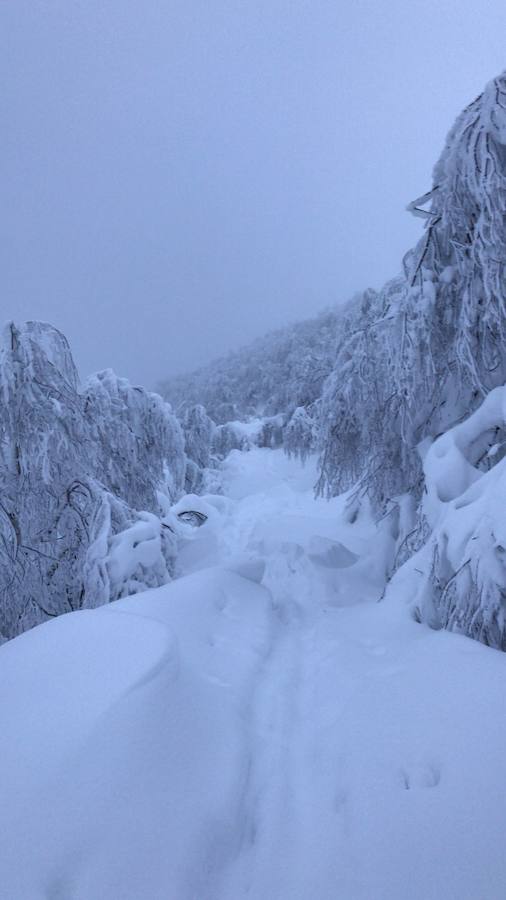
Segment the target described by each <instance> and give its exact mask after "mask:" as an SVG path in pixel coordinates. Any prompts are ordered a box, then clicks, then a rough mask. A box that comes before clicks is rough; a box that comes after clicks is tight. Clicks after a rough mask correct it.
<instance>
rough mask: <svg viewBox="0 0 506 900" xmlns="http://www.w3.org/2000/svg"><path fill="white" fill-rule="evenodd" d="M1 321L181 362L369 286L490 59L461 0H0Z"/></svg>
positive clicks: (79, 348) (498, 15)
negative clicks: (34, 323)
mask: <svg viewBox="0 0 506 900" xmlns="http://www.w3.org/2000/svg"><path fill="white" fill-rule="evenodd" d="M0 28H1V32H0V33H1V47H0V50H1V52H0V77H1V83H2V91H1V117H2V142H1V147H0V157H1V172H2V215H1V227H2V240H1V249H0V277H1V282H2V284H1V287H2V290H1V301H0V303H1V306H0V319H1V320H2V321H3V320H8V319H15V320H16V321H21V320H24V319H27V318H38V319H44V320H47V321H50V322H52V323H53V324H54V325H56V326H57V327H59V328H60V329H61V330H62V331H64V332H65V334H66V335H67V336H68V338H69V340H70V342H71V344H72V347H73V350H74V354H75V358H76V360H77V362H78V365H79V368H80V371H81V373H82V375H86V374H88V373H89V372H92V371H94V370H97V369H100V368H105V367H109V366H111V367H113V368H114V369H115V370H116V371H117V372H118V373H119V374H121V375H126V376H127V377H129V378H130V379H131V380H133V381H135V382H140V383H144V384H146V385H147V386H153V385H154V384H155V383H156V381H157V380H158V379H159V378H162V377H164V376H166V375H168V374H171V373H173V372H177V371H181V370H184V369H188V368H193V367H195V366H197V365H199V364H200V363H202V362H205V361H208V360H209V359H211V358H212V357H213V356H216V355H219V354H221V353H223V352H225V351H227V350H228V349H231V348H234V347H237V346H239V345H241V344H243V343H245V342H246V341H248V340H249V339H250V338H252V337H256V336H257V335H259V334H261V333H262V332H263V331H265V330H267V329H270V328H273V327H278V326H280V325H283V324H284V323H286V322H289V321H293V320H294V319H300V318H303V317H305V316H309V315H312V314H313V313H315V312H317V311H318V310H319V309H321V308H322V307H324V306H326V305H327V304H330V303H335V302H340V301H343V300H345V299H346V298H347V297H349V296H350V295H351V294H353V293H354V292H355V291H357V290H359V289H361V288H364V287H367V286H373V287H379V286H380V285H381V283H382V282H383V281H384V280H386V279H387V278H388V277H390V276H392V275H394V274H396V272H397V271H398V270H399V268H400V261H401V258H402V255H403V253H404V252H405V251H406V250H407V249H408V248H409V246H410V245H412V243H413V242H414V241H415V240H416V239H417V237H418V236H419V235H420V233H421V227H422V226H421V222H420V220H417V219H414V218H412V217H410V216H409V214H408V213H406V212H405V207H406V204H407V203H408V202H409V201H410V200H412V199H414V198H415V197H416V196H419V195H420V194H422V193H423V192H424V191H426V190H427V189H428V188H429V186H430V182H431V171H432V166H433V164H434V162H435V161H436V158H437V156H438V154H439V152H440V150H441V149H442V147H443V144H444V138H445V135H446V133H447V131H448V129H449V127H450V126H451V124H452V123H453V120H454V118H455V116H456V115H457V114H458V112H459V111H460V109H461V108H462V107H463V106H464V105H465V104H467V103H468V102H469V101H471V100H472V99H473V98H474V97H475V96H476V94H477V93H479V92H480V90H481V89H482V87H483V85H484V83H485V82H486V81H487V80H488V79H489V78H491V77H493V76H494V75H495V74H497V73H498V72H499V71H501V70H502V69H503V68H504V66H505V62H506V55H505V53H504V38H505V35H506V5H505V4H504V3H503V2H499V0H498V2H490V3H487V4H477V3H475V2H473V0H424V2H421V0H408V2H406V0H388V2H387V0H354V2H347V3H344V2H340V0H311V2H309V0H307V2H304V0H292V2H288V0H234V2H232V0H230V2H226V0H206V2H201V0H184V2H183V0H173V2H170V0H165V2H161V0H146V2H142V3H141V2H139V0H107V2H104V0H99V2H97V0H54V2H51V0H3V2H2V4H1V5H0Z"/></svg>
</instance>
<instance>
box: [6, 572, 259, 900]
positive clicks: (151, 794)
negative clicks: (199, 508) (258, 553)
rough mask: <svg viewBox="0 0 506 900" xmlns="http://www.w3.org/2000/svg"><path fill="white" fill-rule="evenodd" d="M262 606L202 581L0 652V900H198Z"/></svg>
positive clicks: (237, 790) (225, 803)
mask: <svg viewBox="0 0 506 900" xmlns="http://www.w3.org/2000/svg"><path fill="white" fill-rule="evenodd" d="M267 606H268V597H267V592H266V591H265V589H264V588H261V587H259V586H258V585H253V584H252V583H251V582H250V581H246V580H245V579H242V578H241V577H240V576H238V575H234V574H232V573H228V572H217V571H211V572H206V573H205V574H202V575H195V576H193V577H190V578H187V579H184V580H182V581H180V582H177V583H173V584H171V585H169V586H167V587H164V588H160V589H158V590H154V591H152V592H150V593H149V594H144V595H140V596H139V597H135V598H129V599H127V600H124V601H118V602H116V603H114V604H112V605H110V606H108V607H102V608H100V609H99V610H94V611H86V612H79V613H72V614H70V615H67V616H62V617H60V618H58V619H57V620H54V621H53V622H50V623H48V624H46V625H43V626H41V627H39V628H36V629H34V630H33V631H31V632H28V633H27V634H25V635H23V636H21V637H20V638H18V639H16V640H14V641H12V642H10V643H8V644H6V645H5V646H3V647H2V648H1V655H0V757H1V759H2V775H1V796H2V803H1V806H0V833H1V834H2V841H1V842H0V871H1V873H2V894H3V896H5V897H10V898H25V897H26V898H29V897H30V898H36V897H41V898H42V897H52V898H56V897H61V898H63V897H65V898H70V897H72V898H73V900H84V898H86V900H92V898H94V900H96V898H98V897H101V898H111V900H113V898H114V900H117V898H120V897H121V898H122V900H123V898H124V900H126V898H132V900H139V897H150V898H155V897H160V898H161V897H164V898H173V900H176V898H177V900H182V898H185V897H188V898H189V897H195V896H204V894H203V893H202V891H204V890H207V885H208V881H207V872H208V869H209V868H210V867H211V868H212V867H213V865H214V866H216V867H217V868H219V866H218V861H221V860H222V861H223V865H224V864H225V861H226V860H227V859H228V857H229V856H230V855H232V854H233V853H234V852H235V848H236V847H237V845H238V843H239V841H240V834H241V828H242V823H241V821H240V818H239V807H240V798H241V793H242V791H243V789H244V783H245V779H246V777H247V766H248V754H247V733H248V720H247V709H248V704H249V702H250V695H251V691H252V682H253V679H254V674H255V672H256V670H257V669H258V667H259V666H260V665H261V663H262V660H263V659H264V657H265V655H266V654H267V652H268V650H269V646H270V632H269V626H268V619H267V616H266V610H267Z"/></svg>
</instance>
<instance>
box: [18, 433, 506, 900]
mask: <svg viewBox="0 0 506 900" xmlns="http://www.w3.org/2000/svg"><path fill="white" fill-rule="evenodd" d="M221 480H222V486H223V494H221V495H210V496H205V497H200V498H191V499H190V500H185V498H183V499H182V500H180V501H179V503H178V504H177V506H176V507H175V509H174V512H176V513H181V512H184V511H185V510H187V509H188V508H190V507H191V508H195V505H196V504H197V506H198V510H197V511H198V512H200V521H202V519H203V517H204V516H207V518H206V520H205V521H204V524H203V525H202V526H201V527H195V526H194V525H192V524H190V522H187V523H186V524H185V523H184V522H183V524H182V532H181V537H180V553H179V566H180V575H181V577H180V578H178V579H177V580H175V581H173V582H172V583H171V584H169V585H166V586H164V587H161V588H157V589H154V590H151V591H148V592H146V593H143V594H138V595H137V596H135V597H131V598H128V599H124V600H118V601H116V602H115V603H112V604H110V605H108V606H105V607H101V608H100V609H97V610H85V611H80V612H75V613H70V614H68V615H65V616H61V617H60V618H58V619H55V620H53V621H50V622H49V623H46V624H44V625H41V626H39V627H37V628H35V629H33V630H32V631H30V632H27V633H26V634H24V635H21V636H20V637H18V638H16V639H15V640H13V641H11V642H9V643H7V644H5V645H4V646H3V647H2V648H1V649H0V693H1V698H0V759H1V760H2V766H1V775H0V795H1V798H2V802H1V804H0V834H1V841H0V878H1V894H2V896H5V897H6V898H9V900H37V898H40V900H43V898H44V900H98V898H100V900H140V898H146V900H240V898H242V897H244V898H249V900H308V898H313V897H314V898H318V900H335V898H337V897H339V898H343V900H372V898H374V900H406V897H410V898H412V900H442V898H445V900H502V898H503V897H504V893H505V885H506V856H505V854H504V849H503V846H502V845H503V832H504V827H505V824H506V804H505V801H504V796H503V792H502V790H501V784H502V783H503V782H504V780H505V778H506V757H505V754H504V752H503V751H504V746H505V742H506V698H505V692H504V689H503V682H502V679H503V678H505V677H506V656H505V655H504V654H502V653H500V652H498V651H495V650H492V649H490V648H487V647H484V646H483V645H481V644H479V643H477V642H475V641H470V640H468V639H467V638H465V637H461V636H458V635H455V634H450V633H448V632H444V631H433V630H430V629H429V628H427V627H426V626H425V625H420V624H417V623H416V622H415V621H414V619H413V617H412V615H411V612H410V604H409V602H408V601H410V600H411V599H412V598H411V597H410V596H408V595H407V594H406V591H405V589H404V592H403V591H401V590H400V589H399V590H398V591H397V593H396V588H395V581H394V583H393V586H392V589H391V591H390V592H389V593H388V594H387V597H386V599H384V600H383V601H382V602H380V603H378V602H377V601H378V598H379V596H380V595H381V592H382V589H383V585H384V580H385V565H386V563H385V560H386V559H387V556H388V553H389V552H390V549H391V544H392V541H393V537H392V535H391V534H390V526H389V523H388V518H387V519H386V520H384V521H383V522H382V523H380V524H379V525H376V524H374V521H373V519H372V517H371V516H370V515H369V513H368V510H367V506H366V504H363V505H362V507H361V509H360V510H359V511H358V514H357V510H356V509H355V511H354V513H353V514H350V509H349V507H348V506H347V504H346V498H344V497H341V498H336V499H334V500H332V501H330V502H329V503H327V502H324V501H322V500H320V501H315V500H314V499H313V493H312V485H313V483H314V480H315V464H314V460H310V461H309V462H308V464H307V466H306V467H305V468H302V467H301V465H300V463H299V462H297V461H294V460H289V459H287V457H286V456H284V455H283V453H282V451H276V450H268V449H256V450H255V449H254V450H251V451H250V452H248V453H241V452H239V451H232V453H231V454H230V456H229V457H228V458H227V460H226V462H225V463H224V465H223V469H222V472H221ZM350 520H353V521H350ZM194 521H195V520H194Z"/></svg>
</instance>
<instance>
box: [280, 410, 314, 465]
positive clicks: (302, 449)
mask: <svg viewBox="0 0 506 900" xmlns="http://www.w3.org/2000/svg"><path fill="white" fill-rule="evenodd" d="M315 438H316V429H315V422H314V419H313V418H312V416H311V414H310V413H309V411H308V410H307V409H306V408H305V407H304V406H298V407H297V409H296V410H295V412H294V413H293V415H292V417H291V419H290V421H289V422H288V424H287V426H286V428H285V430H284V434H283V446H284V448H285V451H286V453H287V454H288V456H298V457H299V458H300V459H301V460H302V462H305V461H306V459H307V458H308V456H309V455H310V454H311V453H312V452H313V451H314V449H315Z"/></svg>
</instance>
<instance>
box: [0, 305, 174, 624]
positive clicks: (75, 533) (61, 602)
mask: <svg viewBox="0 0 506 900" xmlns="http://www.w3.org/2000/svg"><path fill="white" fill-rule="evenodd" d="M0 397H1V401H2V402H1V405H0V633H1V634H3V635H4V636H5V637H11V636H13V635H15V634H18V633H19V632H21V631H23V630H25V629H26V628H28V627H31V626H32V625H34V624H36V623H37V622H39V621H41V620H43V619H44V618H47V617H50V616H56V615H58V614H60V613H62V612H68V611H71V610H74V609H80V608H83V607H92V606H96V605H98V604H99V603H103V602H107V601H108V600H110V599H114V598H115V597H116V596H120V595H121V594H122V593H123V592H124V590H125V584H126V583H127V582H128V583H129V587H131V583H132V581H136V582H137V583H145V584H146V585H151V584H153V583H161V581H162V580H164V579H166V577H167V575H168V572H169V571H170V569H171V567H172V560H173V558H174V554H175V539H174V535H172V534H171V533H170V531H169V530H168V529H167V528H165V527H164V525H163V523H162V522H161V520H160V519H159V518H158V515H157V513H160V512H161V510H160V508H159V502H158V497H159V492H161V493H162V494H166V495H167V497H168V498H170V497H172V498H175V497H176V496H177V494H178V493H180V491H181V488H182V481H183V474H184V451H183V435H182V432H181V429H180V427H179V425H178V423H177V421H176V419H175V417H174V416H173V415H172V414H171V411H170V408H169V407H168V406H167V404H165V403H164V402H163V401H162V399H161V398H160V397H158V396H157V395H153V394H149V393H148V392H146V391H143V390H141V389H137V388H132V387H131V386H130V385H129V384H128V383H127V382H125V381H124V380H122V379H117V378H116V377H115V376H114V375H113V373H111V372H107V373H102V374H101V375H98V376H96V377H95V378H94V379H91V380H90V382H89V383H88V385H87V386H86V388H85V390H84V391H81V390H80V389H79V382H78V376H77V372H76V369H75V366H74V363H73V360H72V356H71V353H70V349H69V346H68V343H67V341H66V339H65V338H64V337H63V335H62V334H61V333H60V332H59V331H57V330H56V329H54V328H52V327H51V326H50V325H46V324H44V323H40V322H28V323H26V324H25V325H24V326H22V327H17V326H16V325H14V324H13V323H10V324H9V325H8V326H7V327H6V329H5V331H4V334H3V340H2V344H1V348H0ZM137 510H143V512H141V513H139V512H137ZM140 522H142V523H143V525H142V527H141V525H140V524H139V523H140ZM148 525H149V527H148ZM132 528H133V529H134V532H135V534H136V535H137V537H136V538H135V547H136V548H137V547H138V548H139V549H137V553H136V554H134V555H133V557H132V556H130V558H128V559H127V555H126V554H125V553H123V552H120V551H119V550H118V546H117V545H118V540H117V536H118V535H119V533H120V532H122V533H124V534H125V535H127V534H132V535H133V534H134V532H132V531H131V529H132ZM149 529H151V531H150V535H149V538H148V537H147V536H146V535H147V532H148V531H149ZM128 540H129V538H128V537H125V542H124V543H123V547H124V546H126V543H128ZM143 541H146V542H148V541H149V542H150V548H149V552H148V550H147V545H146V553H143V549H142V547H141V544H142V543H143ZM153 548H158V552H159V557H158V558H157V560H156V561H155V560H154V559H153V558H152V553H151V557H150V559H151V562H150V565H149V566H147V565H146V564H145V559H146V556H149V553H150V552H151V550H152V549H153ZM136 558H137V563H138V564H136V566H134V570H135V571H131V569H132V559H134V560H135V559H136ZM120 560H122V562H123V567H122V565H120Z"/></svg>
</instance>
